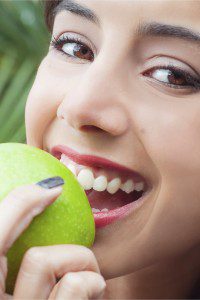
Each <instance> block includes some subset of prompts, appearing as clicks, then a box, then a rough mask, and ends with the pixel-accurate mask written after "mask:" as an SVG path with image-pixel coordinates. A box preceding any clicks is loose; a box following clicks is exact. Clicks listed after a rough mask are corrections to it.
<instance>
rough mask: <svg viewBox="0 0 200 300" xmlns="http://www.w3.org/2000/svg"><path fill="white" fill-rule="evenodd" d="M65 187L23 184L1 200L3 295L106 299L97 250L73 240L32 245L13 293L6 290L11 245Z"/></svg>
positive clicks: (0, 276)
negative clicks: (70, 241) (63, 242)
mask: <svg viewBox="0 0 200 300" xmlns="http://www.w3.org/2000/svg"><path fill="white" fill-rule="evenodd" d="M61 191H62V188H61V187H57V188H54V189H50V190H46V189H44V188H42V187H40V186H37V185H35V184H34V185H27V186H21V187H18V188H16V189H14V190H13V191H11V192H10V193H9V194H8V195H7V196H6V198H5V199H4V200H3V201H2V202H1V203H0V299H2V300H3V299H13V300H14V299H16V300H17V299H26V300H27V299H29V300H31V299H37V300H38V299H70V300H72V299H79V300H80V299H102V297H103V293H104V290H105V286H106V284H105V280H104V278H103V277H102V276H101V274H100V270H99V267H98V263H97V260H96V258H95V256H94V254H93V252H92V251H91V250H90V249H88V248H86V247H84V246H79V245H71V244H70V245H55V246H47V247H34V248H31V249H29V250H28V251H27V252H26V254H25V255H24V258H23V261H22V264H21V267H20V270H19V273H18V277H17V281H16V285H15V289H14V293H13V296H10V295H7V294H5V280H6V275H7V262H6V253H7V251H8V249H9V248H10V247H11V246H12V244H13V242H14V241H15V240H16V239H17V238H18V237H19V235H20V234H21V233H22V231H24V230H25V229H26V228H27V227H28V225H29V224H30V223H31V221H32V219H33V218H34V217H35V216H36V215H38V214H40V213H41V212H42V211H43V210H44V209H45V208H46V207H47V206H48V205H50V204H51V203H52V202H53V201H54V200H55V199H56V198H57V197H58V196H59V194H60V193H61ZM27 199H28V200H29V201H25V200H27Z"/></svg>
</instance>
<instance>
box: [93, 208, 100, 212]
mask: <svg viewBox="0 0 200 300" xmlns="http://www.w3.org/2000/svg"><path fill="white" fill-rule="evenodd" d="M92 212H93V213H96V212H100V209H98V208H92Z"/></svg>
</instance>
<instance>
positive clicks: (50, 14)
mask: <svg viewBox="0 0 200 300" xmlns="http://www.w3.org/2000/svg"><path fill="white" fill-rule="evenodd" d="M61 2H62V0H45V1H44V17H45V22H46V25H47V28H48V30H49V31H50V32H52V29H53V23H54V17H55V16H54V10H55V8H56V7H57V6H58V5H59V4H60V3H61Z"/></svg>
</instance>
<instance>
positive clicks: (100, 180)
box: [93, 175, 108, 192]
mask: <svg viewBox="0 0 200 300" xmlns="http://www.w3.org/2000/svg"><path fill="white" fill-rule="evenodd" d="M107 184H108V181H107V178H106V177H105V176H103V175H102V176H99V177H97V178H95V180H94V183H93V189H94V190H95V191H98V192H102V191H105V190H106V187H107Z"/></svg>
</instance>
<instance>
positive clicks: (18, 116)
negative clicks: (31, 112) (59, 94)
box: [0, 0, 49, 142]
mask: <svg viewBox="0 0 200 300" xmlns="http://www.w3.org/2000/svg"><path fill="white" fill-rule="evenodd" d="M48 41H49V33H48V32H47V29H46V27H45V25H44V21H43V10H42V5H41V3H40V2H39V1H37V0H36V1H34V0H27V1H25V0H18V1H16V0H6V1H0V142H11V141H12V142H25V140H26V137H25V124H24V122H25V121H24V119H25V118H24V111H25V104H26V100H27V96H28V93H29V91H30V88H31V85H32V83H33V80H34V77H35V74H36V71H37V67H38V65H39V63H40V61H41V59H42V57H43V56H44V55H45V53H46V51H47V48H48Z"/></svg>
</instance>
